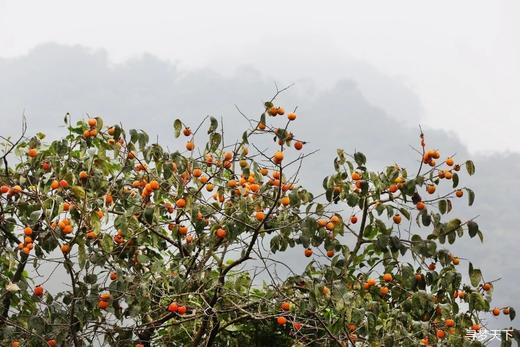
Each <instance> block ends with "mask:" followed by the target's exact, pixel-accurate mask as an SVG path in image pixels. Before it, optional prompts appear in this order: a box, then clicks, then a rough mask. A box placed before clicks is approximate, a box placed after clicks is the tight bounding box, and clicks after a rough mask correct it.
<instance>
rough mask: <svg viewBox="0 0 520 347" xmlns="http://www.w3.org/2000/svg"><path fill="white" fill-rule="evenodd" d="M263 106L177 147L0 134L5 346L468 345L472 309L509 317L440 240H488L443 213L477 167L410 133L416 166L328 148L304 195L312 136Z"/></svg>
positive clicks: (177, 125) (75, 128)
mask: <svg viewBox="0 0 520 347" xmlns="http://www.w3.org/2000/svg"><path fill="white" fill-rule="evenodd" d="M278 94H279V93H277V94H276V96H278ZM276 96H275V97H276ZM274 102H275V98H273V99H272V100H270V101H268V102H266V103H265V108H264V110H263V112H262V114H261V116H260V117H259V118H256V119H255V118H251V117H248V116H246V115H243V116H244V118H245V121H244V124H245V125H246V127H245V128H246V129H245V131H244V132H243V135H242V136H241V137H240V138H239V139H238V140H234V141H232V142H228V140H227V139H225V136H224V131H223V129H221V128H220V127H219V122H218V120H217V119H215V118H213V117H208V118H206V119H204V120H203V121H202V122H201V123H200V124H199V125H198V126H197V127H196V128H195V127H193V128H190V127H189V125H188V124H187V123H185V122H183V121H181V120H180V119H177V120H175V121H174V123H173V129H172V136H173V137H175V138H177V140H176V141H178V142H179V143H180V145H179V147H178V149H174V150H168V149H167V148H165V147H163V146H161V145H160V144H159V143H153V142H151V141H150V140H149V137H148V135H147V133H146V132H144V131H142V130H129V131H126V130H124V129H123V128H122V126H120V125H111V126H108V127H107V126H105V125H104V124H103V121H102V119H101V118H99V117H97V118H91V119H88V120H86V121H85V120H81V121H78V122H77V123H75V124H73V123H72V121H71V119H70V116H67V117H66V119H65V122H66V126H67V130H68V133H67V134H66V135H65V136H64V137H63V138H60V139H57V140H54V141H52V142H50V143H46V142H45V136H44V135H43V134H41V133H38V134H36V135H35V136H33V137H27V136H25V134H24V135H23V136H21V137H20V138H19V139H18V140H17V141H14V140H10V139H4V147H3V149H4V153H3V154H2V166H3V167H2V170H1V173H0V185H1V188H0V192H1V197H0V208H1V211H0V212H1V215H0V229H1V236H0V244H1V247H2V253H1V256H0V268H1V274H2V275H1V276H0V287H1V296H2V298H1V301H0V314H1V318H0V334H1V336H0V338H1V340H2V345H9V344H10V345H11V346H42V345H49V346H58V345H59V346H90V345H109V346H134V345H135V346H151V345H153V346H186V345H193V346H203V345H205V346H264V345H272V346H309V345H312V346H348V345H352V344H356V345H385V346H395V345H401V346H417V345H418V344H423V345H439V346H440V345H446V346H447V345H449V346H463V345H470V344H474V345H478V343H476V342H473V343H472V342H471V341H469V340H468V339H466V338H465V335H466V333H467V329H473V330H474V331H478V330H479V329H481V328H482V327H483V323H481V318H482V316H483V315H500V314H507V315H509V316H510V318H511V319H513V318H514V315H515V311H514V310H513V308H512V307H499V308H492V307H491V306H490V301H491V294H492V291H493V286H494V285H495V281H494V279H492V278H489V279H488V278H486V279H485V278H484V276H483V274H482V273H481V272H480V270H479V269H477V268H475V267H474V266H473V265H472V263H471V262H469V260H467V259H464V258H463V257H462V255H460V256H459V255H455V254H452V253H451V252H450V250H449V245H451V244H453V243H454V242H455V241H456V240H457V239H458V238H461V237H463V236H465V235H469V237H471V238H473V237H475V236H478V237H479V238H480V239H481V240H482V239H483V235H482V232H481V230H479V226H478V224H477V222H476V221H475V220H474V219H469V220H463V219H460V218H456V217H454V216H451V214H452V208H453V206H454V205H455V204H459V203H460V204H462V203H469V205H471V204H472V203H473V201H474V193H473V191H472V190H471V189H469V188H467V187H464V186H462V184H461V182H462V181H463V179H464V177H465V176H466V175H472V174H473V173H474V172H475V167H474V164H473V162H471V161H469V160H468V161H459V160H458V158H452V157H448V158H444V157H441V155H440V153H439V151H438V150H437V149H430V148H435V146H427V145H426V143H425V138H424V135H423V134H422V133H421V135H420V139H419V141H420V142H419V144H418V146H417V149H416V150H417V152H418V153H417V154H414V153H412V154H411V155H417V159H418V160H417V167H416V168H414V169H413V171H409V170H407V169H405V168H403V167H400V166H398V165H397V164H393V165H390V166H388V167H387V168H386V169H384V170H382V171H377V170H376V171H371V170H369V168H368V165H367V159H366V157H365V155H364V154H362V153H361V152H354V153H351V154H349V153H348V152H347V151H344V150H341V149H338V151H337V157H336V159H335V160H334V162H333V163H332V164H331V167H330V171H329V172H328V173H324V175H326V177H325V178H324V179H323V191H318V192H311V191H309V190H308V189H306V188H305V187H304V186H303V185H302V184H301V182H302V181H303V180H305V173H304V172H301V171H302V170H301V163H302V161H303V160H304V159H305V158H306V156H307V155H309V154H311V153H309V152H307V151H306V148H304V147H307V145H306V142H305V140H308V139H301V138H299V137H298V131H297V126H296V125H295V124H297V122H298V119H297V114H296V110H295V112H286V111H285V110H284V109H283V108H282V107H278V106H275V105H274ZM298 116H299V115H298ZM261 137H263V138H264V139H262V138H261ZM179 138H180V139H179ZM182 139H183V140H182ZM265 139H267V140H268V141H271V144H272V145H271V146H266V143H268V142H267V141H266V140H265ZM395 159H398V158H395ZM290 248H296V249H300V250H301V251H298V254H299V255H300V256H299V257H298V259H294V258H291V259H289V258H287V256H285V258H284V252H287V251H288V250H289V249H290ZM291 254H294V253H291ZM291 263H293V264H294V263H298V264H304V266H302V268H303V269H304V270H303V271H299V272H298V271H296V270H295V269H294V268H292V267H291V266H290V265H289V264H291ZM462 265H465V267H469V274H468V278H469V281H468V283H464V282H463V275H462V273H461V271H462V270H460V268H461V266H462ZM45 266H46V268H47V269H49V268H51V269H52V271H45V272H42V271H39V269H41V268H44V267H45ZM56 281H62V282H64V283H63V285H62V286H61V287H59V286H58V287H59V288H61V289H60V290H58V291H54V290H53V291H50V290H48V289H47V286H46V285H47V284H49V283H50V282H54V283H55V282H56ZM515 334H516V332H515Z"/></svg>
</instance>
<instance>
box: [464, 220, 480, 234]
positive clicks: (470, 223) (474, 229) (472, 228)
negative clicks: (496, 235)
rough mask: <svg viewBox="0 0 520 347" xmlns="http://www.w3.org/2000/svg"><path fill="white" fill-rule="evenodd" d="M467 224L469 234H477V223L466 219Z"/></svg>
mask: <svg viewBox="0 0 520 347" xmlns="http://www.w3.org/2000/svg"><path fill="white" fill-rule="evenodd" d="M467 225H468V233H469V236H470V237H475V235H477V233H478V224H477V223H475V222H474V221H472V220H470V221H468V223H467Z"/></svg>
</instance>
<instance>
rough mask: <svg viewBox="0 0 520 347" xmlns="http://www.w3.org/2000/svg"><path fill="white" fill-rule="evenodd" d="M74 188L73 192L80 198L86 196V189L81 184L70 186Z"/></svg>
mask: <svg viewBox="0 0 520 347" xmlns="http://www.w3.org/2000/svg"><path fill="white" fill-rule="evenodd" d="M70 189H71V190H72V193H73V194H74V195H75V196H76V198H78V199H84V198H85V190H84V189H83V188H82V187H80V186H72V187H71V188H70Z"/></svg>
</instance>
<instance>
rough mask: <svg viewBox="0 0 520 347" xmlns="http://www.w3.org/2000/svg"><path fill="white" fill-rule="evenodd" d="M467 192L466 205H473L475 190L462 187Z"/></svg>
mask: <svg viewBox="0 0 520 347" xmlns="http://www.w3.org/2000/svg"><path fill="white" fill-rule="evenodd" d="M464 189H466V191H467V192H468V205H469V206H471V205H473V202H474V201H475V192H473V190H471V189H469V188H464Z"/></svg>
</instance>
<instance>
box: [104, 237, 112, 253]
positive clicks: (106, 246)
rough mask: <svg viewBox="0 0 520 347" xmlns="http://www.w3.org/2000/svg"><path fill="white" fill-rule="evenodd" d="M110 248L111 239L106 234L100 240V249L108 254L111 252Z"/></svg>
mask: <svg viewBox="0 0 520 347" xmlns="http://www.w3.org/2000/svg"><path fill="white" fill-rule="evenodd" d="M112 247H113V243H112V237H110V235H108V234H105V235H103V239H102V240H101V248H103V251H105V252H106V253H110V252H112Z"/></svg>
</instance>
